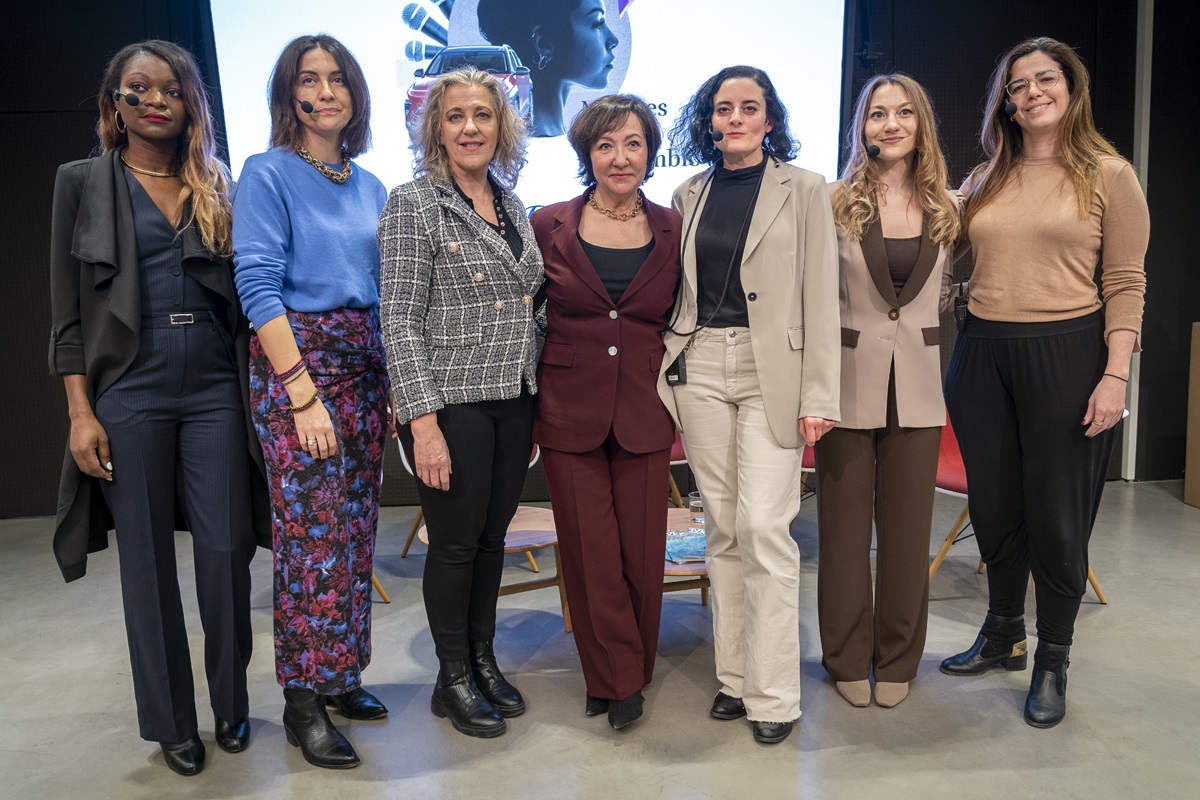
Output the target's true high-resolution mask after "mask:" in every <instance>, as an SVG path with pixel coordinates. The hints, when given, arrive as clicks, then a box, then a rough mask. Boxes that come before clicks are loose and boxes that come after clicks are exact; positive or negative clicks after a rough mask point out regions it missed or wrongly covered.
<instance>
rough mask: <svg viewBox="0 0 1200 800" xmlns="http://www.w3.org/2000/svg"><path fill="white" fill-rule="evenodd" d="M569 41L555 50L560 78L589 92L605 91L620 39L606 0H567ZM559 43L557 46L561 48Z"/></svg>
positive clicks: (564, 5) (555, 59)
mask: <svg viewBox="0 0 1200 800" xmlns="http://www.w3.org/2000/svg"><path fill="white" fill-rule="evenodd" d="M562 5H563V7H564V10H565V12H566V13H567V14H568V19H567V32H568V37H567V41H565V42H562V43H561V45H559V46H556V47H555V53H554V59H553V61H552V62H551V63H554V61H557V62H558V65H557V66H558V73H559V76H560V77H561V78H562V79H563V80H566V81H570V82H571V83H577V84H579V85H580V86H584V87H586V88H588V89H603V88H604V87H605V86H607V85H608V76H609V74H610V73H611V72H612V68H613V58H614V56H613V50H615V49H616V47H617V44H618V40H617V37H616V36H615V35H614V34H613V32H612V29H611V28H609V27H608V22H607V21H606V18H605V10H604V0H574V1H573V2H572V0H566V1H565V2H563V4H562ZM557 44H558V43H556V45H557Z"/></svg>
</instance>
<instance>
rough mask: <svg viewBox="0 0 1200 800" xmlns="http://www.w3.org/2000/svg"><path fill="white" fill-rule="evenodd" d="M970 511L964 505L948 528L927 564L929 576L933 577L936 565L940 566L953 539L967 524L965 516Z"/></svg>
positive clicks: (968, 507) (936, 568) (936, 569)
mask: <svg viewBox="0 0 1200 800" xmlns="http://www.w3.org/2000/svg"><path fill="white" fill-rule="evenodd" d="M969 513H970V506H968V505H964V506H963V510H962V513H961V514H959V515H958V519H956V520H955V521H954V526H953V527H952V528H950V535H949V536H947V537H946V541H944V542H942V547H941V549H939V550H938V551H937V555H936V556H934V558H933V563H932V564H930V565H929V578H930V580H932V579H933V575H934V573H936V572H937V571H938V567H940V566H942V562H943V561H944V560H945V559H946V554H947V553H949V552H950V546H951V545H952V544H954V540H955V539H957V538H958V535H959V534H960V533H962V530H963V528H965V527H966V526H967V516H968V515H969Z"/></svg>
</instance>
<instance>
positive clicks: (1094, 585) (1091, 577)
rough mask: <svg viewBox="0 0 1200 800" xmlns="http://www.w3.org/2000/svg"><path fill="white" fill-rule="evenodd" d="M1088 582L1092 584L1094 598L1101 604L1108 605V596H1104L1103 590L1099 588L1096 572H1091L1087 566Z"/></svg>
mask: <svg viewBox="0 0 1200 800" xmlns="http://www.w3.org/2000/svg"><path fill="white" fill-rule="evenodd" d="M1088 583H1090V584H1091V585H1092V589H1093V590H1094V591H1095V592H1096V599H1097V600H1099V601H1100V604H1101V605H1105V606H1106V605H1108V598H1107V597H1105V596H1104V590H1103V589H1101V588H1100V581H1098V580H1096V573H1094V572H1092V568H1091V567H1088Z"/></svg>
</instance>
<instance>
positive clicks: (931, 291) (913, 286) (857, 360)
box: [829, 182, 954, 430]
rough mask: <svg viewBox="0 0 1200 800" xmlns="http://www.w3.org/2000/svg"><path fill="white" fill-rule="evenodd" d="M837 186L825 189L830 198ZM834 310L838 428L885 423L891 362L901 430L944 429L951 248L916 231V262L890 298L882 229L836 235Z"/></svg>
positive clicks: (876, 224) (875, 227)
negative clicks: (838, 337)
mask: <svg viewBox="0 0 1200 800" xmlns="http://www.w3.org/2000/svg"><path fill="white" fill-rule="evenodd" d="M839 185H840V182H838V183H831V184H829V192H830V195H831V196H832V194H833V192H834V191H836V189H837V187H838V186H839ZM838 264H839V273H840V275H839V287H838V294H839V297H840V301H841V303H840V304H841V311H842V419H841V422H840V423H839V424H838V427H839V428H857V429H864V430H865V429H872V428H883V427H885V426H886V425H887V396H888V378H889V376H890V374H891V370H892V364H893V362H894V363H895V365H896V412H897V415H898V417H899V422H900V426H901V427H903V428H932V427H937V426H940V425H945V424H946V405H945V401H944V400H943V399H942V365H941V356H940V352H939V345H940V336H941V323H940V320H939V319H938V312H939V310H947V309H948V308H949V307H950V305H951V304H952V302H953V298H952V287H951V283H950V278H951V272H952V270H953V269H954V255H953V252H952V249H951V248H947V247H945V246H941V245H938V244H936V243H935V242H934V241H933V240H932V239H930V238H929V231H928V230H922V232H921V248H920V251H919V254H918V256H917V265H916V267H914V268H913V272H912V275H911V276H909V279H908V281H907V282H906V283H905V284H904V289H903V290H901V292H900V295H899V296H898V297H897V295H896V290H895V288H894V287H893V285H892V278H891V275H890V274H889V272H888V259H887V253H886V251H885V250H884V245H883V229H882V227H881V226H880V224H879V220H878V219H875V220H874V221H873V222H871V224H870V225H868V226H867V227H866V229H865V230H864V231H863V237H862V240H861V241H855V240H853V239H850V238H849V237H847V236H845V235H844V234H842V233H841V232H840V231H839V232H838Z"/></svg>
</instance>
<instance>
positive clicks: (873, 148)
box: [867, 144, 879, 158]
mask: <svg viewBox="0 0 1200 800" xmlns="http://www.w3.org/2000/svg"><path fill="white" fill-rule="evenodd" d="M877 155H879V147H878V146H877V145H873V144H869V145H867V158H874V157H875V156H877Z"/></svg>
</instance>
